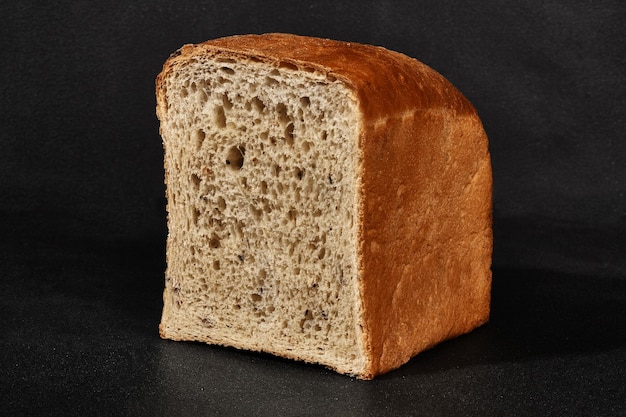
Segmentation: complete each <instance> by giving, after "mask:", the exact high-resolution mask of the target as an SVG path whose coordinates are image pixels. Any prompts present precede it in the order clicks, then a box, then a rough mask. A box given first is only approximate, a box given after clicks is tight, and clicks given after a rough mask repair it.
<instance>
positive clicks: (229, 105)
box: [222, 94, 233, 110]
mask: <svg viewBox="0 0 626 417" xmlns="http://www.w3.org/2000/svg"><path fill="white" fill-rule="evenodd" d="M222 104H223V105H224V108H225V109H226V110H230V109H232V108H233V102H232V101H231V100H230V98H229V97H228V95H227V94H223V95H222Z"/></svg>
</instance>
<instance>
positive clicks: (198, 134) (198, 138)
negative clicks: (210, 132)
mask: <svg viewBox="0 0 626 417" xmlns="http://www.w3.org/2000/svg"><path fill="white" fill-rule="evenodd" d="M204 138H206V133H204V130H202V129H197V130H195V131H194V132H193V135H192V139H193V142H194V144H195V145H196V150H199V149H200V148H201V147H202V143H203V142H204Z"/></svg>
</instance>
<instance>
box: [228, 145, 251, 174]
mask: <svg viewBox="0 0 626 417" xmlns="http://www.w3.org/2000/svg"><path fill="white" fill-rule="evenodd" d="M245 151H246V150H245V149H244V148H243V147H238V146H233V147H232V148H230V149H229V150H228V154H226V165H228V167H229V168H230V169H232V170H233V171H239V170H240V169H241V168H242V167H243V156H244V154H245Z"/></svg>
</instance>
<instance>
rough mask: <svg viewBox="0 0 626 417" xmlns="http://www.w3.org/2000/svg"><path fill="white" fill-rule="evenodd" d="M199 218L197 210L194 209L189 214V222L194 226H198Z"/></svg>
mask: <svg viewBox="0 0 626 417" xmlns="http://www.w3.org/2000/svg"><path fill="white" fill-rule="evenodd" d="M199 218H200V210H198V209H197V208H194V209H193V211H192V212H191V220H192V221H193V224H194V225H195V226H197V225H198V219H199Z"/></svg>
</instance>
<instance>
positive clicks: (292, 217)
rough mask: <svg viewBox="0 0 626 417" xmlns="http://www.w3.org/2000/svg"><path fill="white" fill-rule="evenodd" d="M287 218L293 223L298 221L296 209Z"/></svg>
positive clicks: (289, 212)
mask: <svg viewBox="0 0 626 417" xmlns="http://www.w3.org/2000/svg"><path fill="white" fill-rule="evenodd" d="M287 218H288V219H289V220H291V221H292V222H295V221H296V209H294V208H292V209H291V210H289V211H288V212H287Z"/></svg>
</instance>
